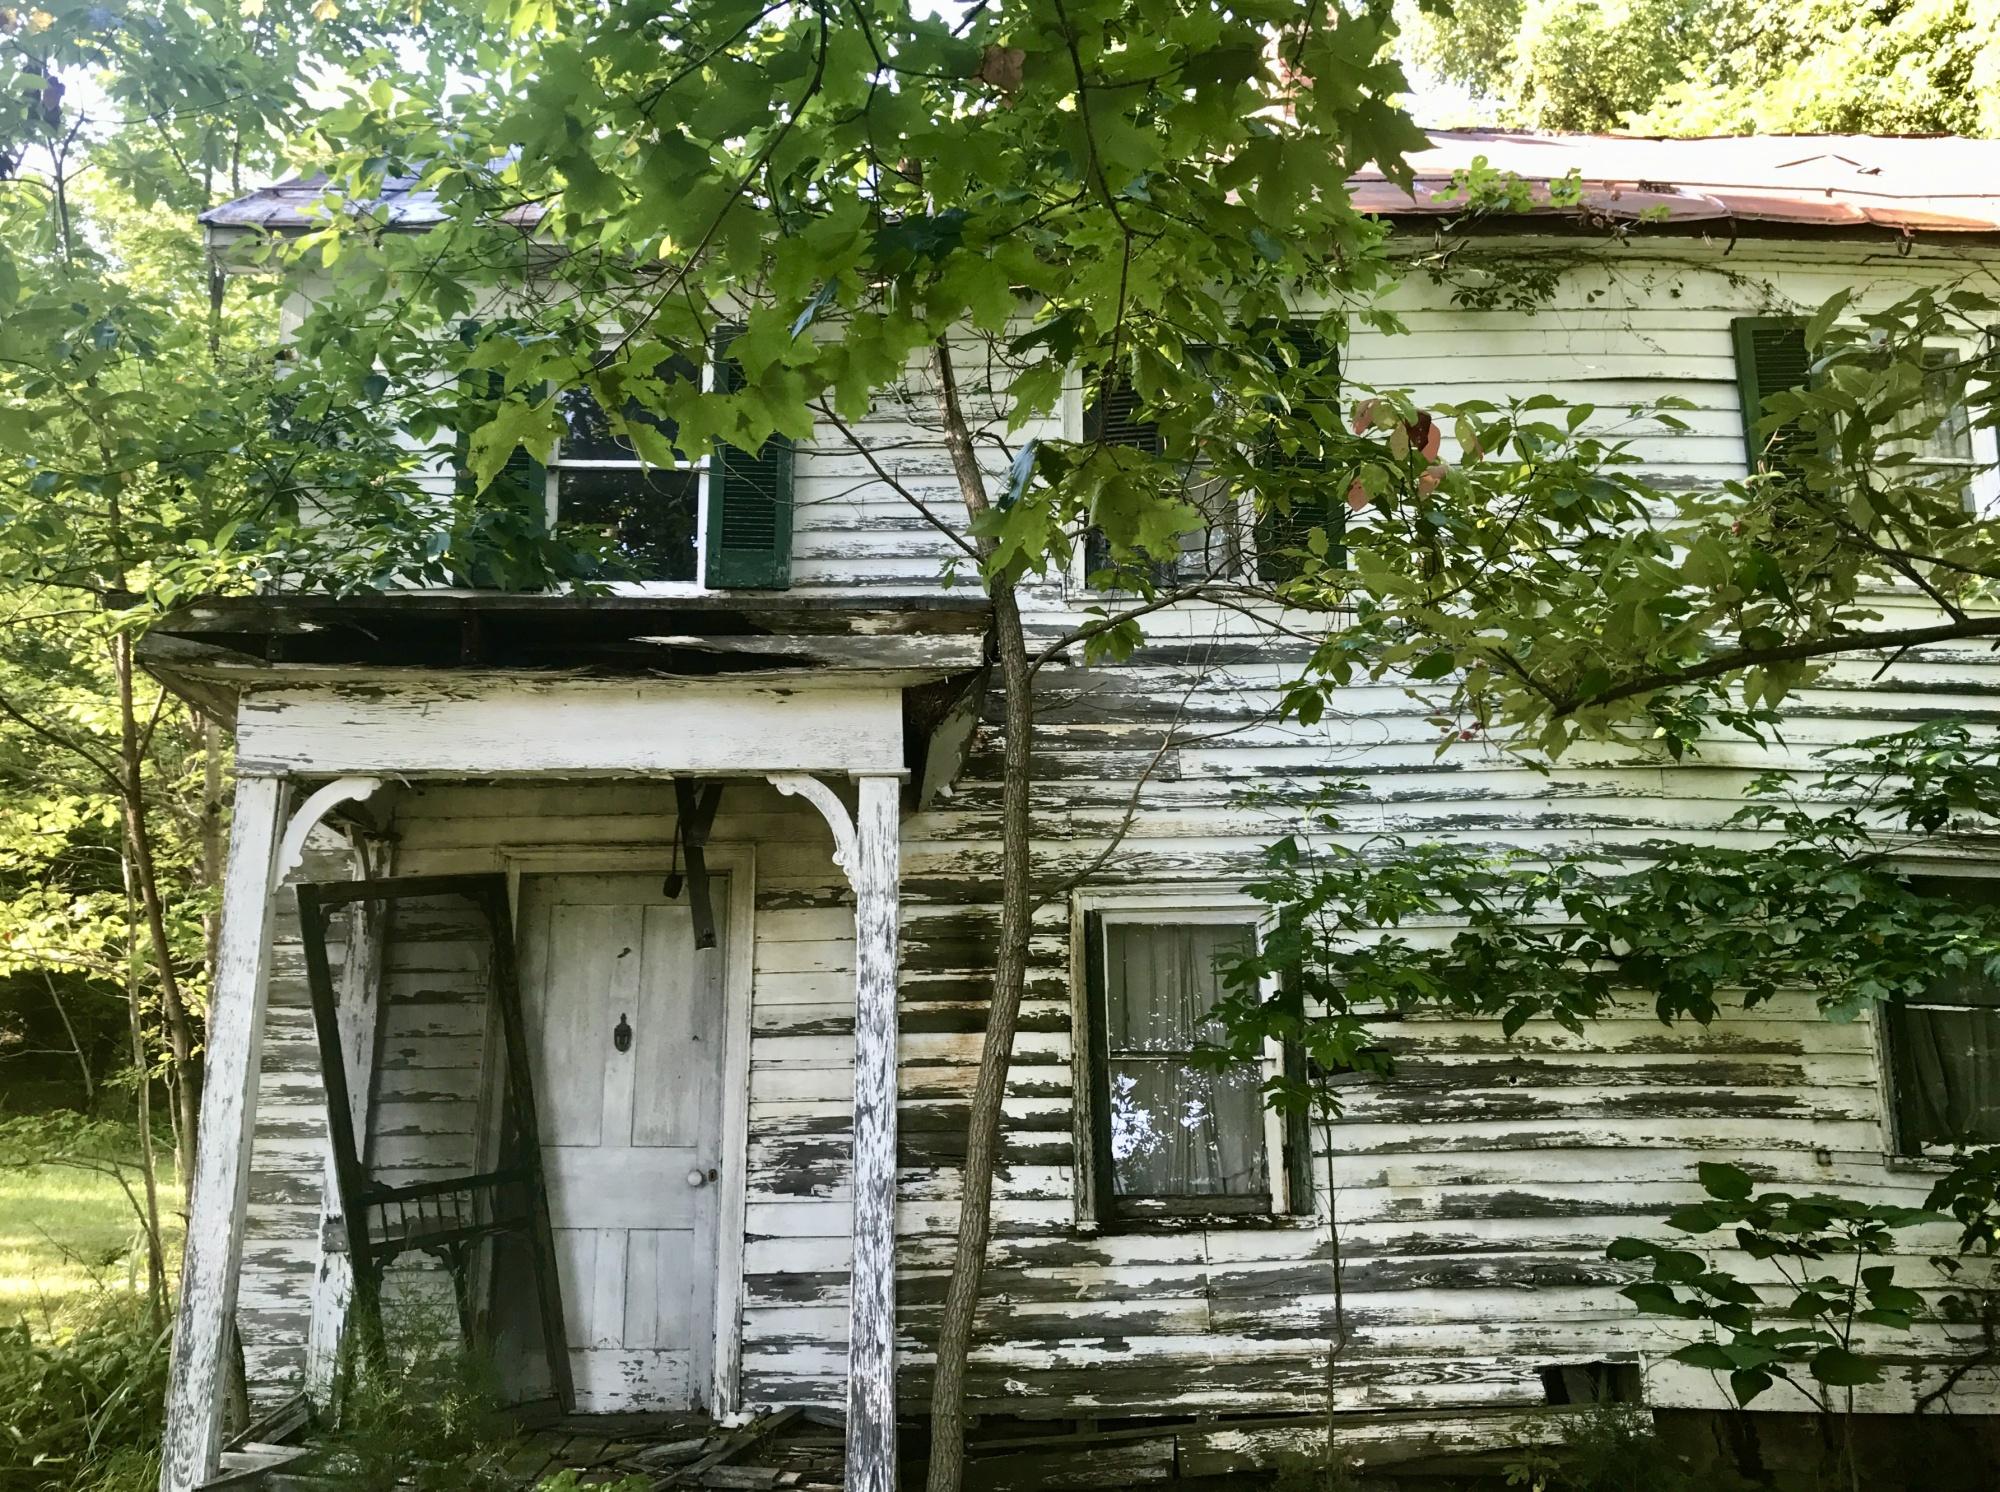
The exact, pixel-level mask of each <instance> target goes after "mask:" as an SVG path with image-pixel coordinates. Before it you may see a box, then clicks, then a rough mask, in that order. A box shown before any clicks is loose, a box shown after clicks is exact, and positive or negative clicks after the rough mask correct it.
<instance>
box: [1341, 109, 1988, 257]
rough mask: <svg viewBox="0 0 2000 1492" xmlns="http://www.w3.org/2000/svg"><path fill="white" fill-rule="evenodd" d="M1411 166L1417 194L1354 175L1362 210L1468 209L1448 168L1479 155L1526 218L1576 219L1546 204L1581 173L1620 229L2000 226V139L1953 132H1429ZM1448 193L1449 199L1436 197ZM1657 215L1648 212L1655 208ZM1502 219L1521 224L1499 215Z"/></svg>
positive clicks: (1377, 175) (1595, 207)
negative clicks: (1520, 195)
mask: <svg viewBox="0 0 2000 1492" xmlns="http://www.w3.org/2000/svg"><path fill="white" fill-rule="evenodd" d="M1429 134H1430V139H1431V147H1430V149H1428V150H1425V151H1421V152H1418V153H1417V154H1415V155H1412V156H1411V157H1410V158H1409V162H1410V167H1411V169H1412V170H1413V171H1414V172H1415V174H1416V181H1415V183H1414V193H1413V194H1412V193H1406V192H1404V191H1403V190H1402V189H1401V188H1400V187H1398V186H1395V185H1394V184H1392V183H1390V182H1389V181H1387V180H1385V179H1384V178H1383V176H1382V173H1381V172H1380V171H1377V170H1376V169H1375V168H1374V167H1372V166H1371V167H1369V168H1368V169H1366V170H1364V171H1362V172H1360V173H1359V174H1358V175H1356V176H1355V177H1354V178H1353V189H1354V195H1355V200H1356V202H1357V203H1358V204H1359V205H1360V206H1361V207H1362V208H1364V209H1365V210H1367V211H1369V212H1374V213H1380V214H1383V215H1385V216H1389V217H1405V216H1421V217H1432V216H1436V217H1450V216H1456V215H1457V214H1460V213H1463V212H1464V211H1465V210H1466V203H1465V200H1464V198H1463V196H1462V195H1452V196H1450V197H1443V194H1445V193H1447V192H1448V191H1450V189H1451V186H1452V178H1453V175H1454V173H1456V172H1459V171H1463V170H1466V169H1468V168H1470V167H1471V166H1472V164H1473V162H1474V161H1475V160H1477V159H1478V158H1479V157H1481V156H1484V157H1485V158H1486V163H1487V165H1489V166H1490V167H1492V168H1493V169H1494V170H1495V171H1499V172H1502V173H1505V174H1512V175H1514V176H1518V177H1519V178H1521V180H1522V181H1523V182H1525V183H1527V184H1528V186H1529V189H1530V192H1531V194H1532V196H1533V198H1534V201H1535V204H1536V205H1535V206H1534V207H1532V208H1531V209H1530V210H1529V212H1528V213H1527V214H1526V216H1528V217H1531V218H1532V217H1548V216H1557V215H1561V214H1564V213H1574V212H1575V211H1577V209H1575V208H1558V207H1555V206H1553V205H1551V204H1550V202H1549V200H1548V198H1549V194H1548V183H1550V182H1555V181H1562V180H1564V179H1565V178H1566V177H1567V176H1568V175H1569V173H1570V172H1571V171H1572V170H1574V171H1575V172H1576V173H1577V174H1578V176H1579V178H1580V180H1581V183H1582V187H1583V196H1582V202H1581V204H1580V207H1581V210H1582V211H1583V212H1585V213H1586V214H1588V215H1591V216H1597V217H1604V218H1610V219H1614V220H1618V221H1636V220H1639V219H1641V218H1642V217H1645V218H1649V219H1655V220H1659V221H1662V222H1665V223H1670V224H1671V223H1687V224H1693V223H1708V222H1721V221H1727V220H1732V219H1733V220H1737V221H1741V222H1749V223H1777V224H1786V225H1790V226H1793V227H1797V228H1802V229H1812V230H1826V229H1839V228H1862V229H1871V228H1875V229H1889V230H1895V231H1908V232H1922V233H1996V232H2000V140H1966V139H1960V138H1957V137H1954V136H1947V135H1931V136H1919V135H1903V136H1881V135H1738V136H1726V137H1716V138H1712V139H1705V140H1661V139H1652V138H1643V137H1638V136H1632V135H1545V134H1532V133H1527V132H1511V131H1505V130H1431V131H1429ZM1441 199H1442V200H1441ZM1649 209H1650V210H1651V211H1650V212H1649V211H1648V210H1649ZM1497 216H1502V217H1506V216H1519V214H1510V213H1502V214H1497Z"/></svg>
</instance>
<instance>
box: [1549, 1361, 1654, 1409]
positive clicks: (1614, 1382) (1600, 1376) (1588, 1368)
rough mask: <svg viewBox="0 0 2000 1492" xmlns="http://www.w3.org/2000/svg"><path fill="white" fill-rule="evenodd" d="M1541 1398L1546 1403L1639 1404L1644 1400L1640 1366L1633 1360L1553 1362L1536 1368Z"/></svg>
mask: <svg viewBox="0 0 2000 1492" xmlns="http://www.w3.org/2000/svg"><path fill="white" fill-rule="evenodd" d="M1535 1371H1536V1373H1538V1374H1539V1375H1540V1377H1541V1380H1542V1400H1543V1402H1544V1403H1548V1404H1638V1403H1642V1402H1644V1394H1643V1391H1642V1384H1641V1381H1640V1376H1639V1365H1638V1364H1637V1363H1633V1362H1574V1363H1556V1364H1553V1365H1551V1366H1549V1367H1545V1368H1537V1369H1536V1370H1535Z"/></svg>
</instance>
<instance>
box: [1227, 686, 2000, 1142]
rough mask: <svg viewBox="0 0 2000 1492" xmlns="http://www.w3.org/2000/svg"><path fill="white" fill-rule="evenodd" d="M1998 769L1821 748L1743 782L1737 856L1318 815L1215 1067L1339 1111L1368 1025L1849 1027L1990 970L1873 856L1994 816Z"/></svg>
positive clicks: (1952, 759) (1274, 877) (1978, 937)
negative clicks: (1481, 834)
mask: <svg viewBox="0 0 2000 1492" xmlns="http://www.w3.org/2000/svg"><path fill="white" fill-rule="evenodd" d="M1996 754H2000V746H1995V745H1994V744H1992V743H1988V742H1980V741H1975V740H1974V739H1973V738H1972V736H1971V734H1970V732H1969V731H1968V730H1967V729H1966V728H1965V727H1964V726H1962V725H1957V724H1954V723H1950V722H1939V723H1934V724H1931V725H1927V726H1923V727H1919V728H1918V729H1916V730H1914V731H1910V732H1906V733H1903V734H1900V735H1895V736H1888V737H1882V738H1879V739H1874V740H1868V741H1863V742H1859V743H1856V744H1855V745H1853V746H1851V747H1839V748H1832V749H1829V750H1827V751H1824V752H1822V753H1820V755H1819V760H1820V763H1821V766H1822V769H1823V770H1822V771H1821V773H1819V774H1818V775H1816V776H1814V777H1812V778H1810V779H1805V780H1802V779H1801V778H1800V777H1798V776H1795V775H1794V774H1791V773H1771V774H1767V775H1765V776H1764V777H1762V778H1760V779H1758V780H1757V781H1756V782H1754V783H1753V784H1752V785H1751V788H1750V796H1751V801H1750V802H1749V803H1748V804H1746V806H1745V807H1743V808H1742V809H1740V810H1738V811H1737V812H1736V813H1735V814H1733V815H1732V816H1731V817H1730V819H1729V821H1728V824H1727V825H1726V826H1725V827H1727V828H1732V829H1753V830H1760V831H1764V832H1763V833H1761V834H1759V835H1757V836H1755V837H1754V838H1753V840H1752V843H1751V844H1750V845H1749V846H1748V847H1741V848H1739V847H1732V846H1728V845H1716V844H1697V843H1690V842H1688V841H1686V840H1674V841H1651V842H1648V843H1646V844H1643V845H1639V846H1636V847H1634V848H1633V850H1632V851H1631V852H1630V854H1629V857H1628V859H1627V860H1625V861H1619V860H1613V859H1610V858H1608V857H1607V856H1605V855H1603V854H1601V853H1579V854H1570V855H1560V856H1553V857H1550V856H1541V855H1536V854H1534V853H1531V852H1528V851H1521V850H1490V849H1486V848H1482V847H1479V846H1471V845H1465V844H1458V843H1448V842H1432V843H1411V842H1409V841H1407V840H1404V839H1402V838H1399V837H1396V836H1380V837H1374V838H1370V839H1367V840H1365V841H1363V842H1362V843H1360V844H1359V845H1355V844H1351V843H1347V842H1345V841H1344V840H1343V839H1342V838H1341V837H1340V836H1341V831H1342V827H1343V826H1342V820H1341V817H1340V815H1341V811H1342V805H1341V802H1340V800H1339V798H1338V796H1336V798H1335V799H1334V800H1333V801H1331V802H1329V803H1326V804H1323V805H1321V806H1319V807H1318V808H1316V809H1314V810H1313V811H1312V812H1311V813H1310V814H1309V815H1308V819H1307V824H1306V832H1304V833H1302V834H1299V835H1294V836H1290V837H1287V838H1285V839H1282V840H1280V841H1278V842H1277V843H1276V844H1274V845H1272V846H1271V847H1270V848H1269V849H1268V850H1267V851H1266V854H1265V864H1264V874H1263V876H1262V878H1260V879H1259V880H1258V881H1256V882H1254V883H1253V884H1252V885H1251V886H1250V887H1249V888H1248V889H1249V891H1250V894H1251V895H1253V896H1255V897H1256V898H1257V899H1258V900H1260V901H1262V902H1264V903H1266V904H1267V905H1268V906H1269V908H1270V917H1269V921H1268V923H1267V924H1266V931H1265V934H1264V937H1263V940H1262V945H1261V946H1260V947H1259V948H1257V949H1255V950H1253V951H1251V952H1248V953H1246V954H1245V955H1244V956H1242V957H1241V958H1239V959H1238V960H1236V961H1235V962H1234V964H1233V965H1232V967H1231V968H1230V970H1229V978H1230V983H1231V985H1232V993H1231V995H1230V996H1229V998H1228V999H1226V1000H1225V1001H1224V1002H1223V1004H1222V1005H1221V1006H1219V1007H1218V1011H1219V1018H1220V1019H1221V1020H1222V1021H1223V1023H1224V1025H1225V1026H1226V1028H1227V1030H1228V1038H1229V1039H1228V1047H1229V1050H1230V1051H1232V1052H1233V1053H1234V1054H1235V1056H1236V1057H1237V1058H1239V1059H1240V1058H1242V1057H1244V1056H1247V1055H1249V1054H1252V1053H1255V1052H1257V1051H1260V1050H1262V1048H1263V1043H1264V1042H1266V1041H1267V1040H1273V1039H1275V1040H1278V1041H1282V1042H1286V1043H1291V1044H1295V1045H1297V1046H1298V1047H1299V1048H1300V1049H1301V1050H1302V1051H1303V1052H1304V1054H1305V1056H1306V1057H1307V1059H1308V1065H1309V1070H1308V1071H1306V1072H1300V1073H1293V1074H1291V1075H1289V1076H1281V1077H1278V1078H1274V1079H1272V1080H1271V1084H1272V1086H1271V1091H1272V1094H1273V1096H1274V1099H1275V1101H1277V1102H1279V1103H1280V1104H1281V1105H1283V1106H1284V1107H1286V1108H1287V1109H1291V1110H1298V1111H1304V1110H1308V1109H1319V1110H1322V1111H1324V1110H1327V1109H1331V1110H1332V1111H1333V1112H1338V1109H1339V1095H1340V1091H1341V1090H1340V1087H1339V1085H1338V1084H1337V1083H1332V1084H1330V1083H1329V1082H1328V1081H1327V1079H1328V1077H1329V1075H1335V1074H1343V1073H1384V1072H1387V1071H1388V1070H1389V1068H1390V1065H1391V1064H1390V1061H1389V1058H1388V1055H1387V1054H1386V1052H1384V1051H1383V1050H1382V1048H1381V1045H1380V1043H1381V1040H1382V1031H1383V1022H1384V1021H1393V1020H1394V1019H1395V1017H1396V1016H1397V1015H1399V1014H1401V1013H1404V1012H1408V1011H1418V1010H1426V1009H1443V1010H1449V1011H1453V1012H1455V1013H1458V1014H1461V1015H1465V1016H1478V1017H1485V1018H1496V1019H1498V1020H1499V1021H1500V1023H1501V1027H1502V1029H1503V1030H1504V1031H1506V1032H1507V1033H1508V1034H1510V1035H1511V1034H1512V1033H1514V1032H1516V1031H1518V1030H1519V1029H1520V1028H1521V1027H1522V1026H1524V1025H1525V1024H1526V1023H1527V1022H1529V1021H1530V1020H1535V1019H1550V1020H1554V1021H1556V1022H1558V1023H1560V1024H1561V1025H1563V1026H1564V1027H1566V1028H1568V1029H1570V1030H1573V1031H1581V1030H1583V1029H1584V1027H1585V1024H1586V1023H1587V1022H1588V1021H1590V1020H1592V1019H1594V1018H1596V1017H1598V1016H1601V1015H1604V1014H1606V1013H1607V1012H1609V1011H1610V1010H1612V1009H1613V1008H1614V1007H1615V1005H1616V1004H1617V1002H1618V1001H1619V999H1620V998H1621V997H1623V996H1628V995H1630V994H1633V993H1637V994H1640V995H1643V996H1646V997H1650V999H1651V1000H1652V1003H1653V1006H1654V1009H1655V1011H1656V1012H1657V1013H1658V1015H1659V1017H1660V1019H1661V1020H1662V1021H1663V1022H1671V1021H1676V1020H1693V1021H1697V1022H1703V1023H1705V1022H1707V1021H1710V1020H1712V1019H1714V1018H1715V1016H1716V1015H1717V1014H1718V1013H1719V1012H1720V1011H1721V1009H1722V1008H1723V1006H1724V1004H1725V1003H1728V1002H1738V1003H1741V1004H1742V1005H1745V1006H1754V1005H1757V1004H1759V1003H1762V1002H1763V1001H1766V1000H1768V999H1770V998H1771V997H1772V996H1774V995H1775V994H1777V993H1778V992H1780V991H1782V990H1795V989H1803V990H1810V991H1813V992H1815V993H1816V994H1817V997H1818V999H1819V1003H1820V1006H1821V1008H1822V1010H1824V1011H1825V1012H1826V1013H1827V1014H1829V1015H1831V1016H1833V1017H1835V1018H1837V1019H1852V1018H1853V1017H1854V1016H1855V1015H1857V1014H1859V1013H1861V1012H1862V1011H1864V1010H1866V1009H1868V1008H1870V1006H1871V1005H1873V1004H1874V1003H1876V1002H1879V1001H1888V1000H1897V999H1903V998H1907V997H1910V996H1913V995H1916V994H1919V993H1921V992H1922V991H1923V990H1925V989H1926V988H1928V987H1929V985H1930V984H1931V982H1932V981H1933V980H1934V979H1935V978H1936V976H1937V974H1938V971H1939V970H1942V969H1965V968H1984V969H1989V970H2000V917H1996V915H1995V913H1994V909H1992V908H1990V907H1986V906H1979V905H1972V904H1965V905H1959V904H1950V905H1943V904H1940V903H1939V902H1938V901H1937V899H1936V898H1935V897H1931V896H1926V895H1924V894H1923V893H1922V892H1921V891H1920V890H1919V889H1918V888H1916V887H1914V886H1913V885H1912V884H1911V883H1910V880H1909V878H1908V877H1907V875H1905V874H1903V873H1901V872H1900V871H1898V870H1897V869H1896V868H1895V866H1894V865H1893V864H1892V863H1890V861H1889V855H1890V853H1891V850H1892V847H1893V845H1894V843H1895V840H1894V838H1893V837H1892V836H1895V835H1897V834H1911V835H1916V834H1931V833H1935V832H1936V831H1937V830H1939V829H1942V828H1943V827H1945V825H1946V824H1947V823H1950V822H1953V821H1954V820H1960V821H1963V820H1964V819H1965V817H1966V816H1967V815H1968V814H1970V815H1972V816H1974V818H1973V821H1975V822H1976V821H1977V816H1979V815H1983V814H1985V813H1986V812H1987V811H1989V810H1990V809H1991V807H1992V806H1993V801H1994V800H1993V798H1992V796H1991V794H1992V791H1993V784H1994V783H1995V782H1996V781H2000V775H1996ZM1272 991H1275V992H1272Z"/></svg>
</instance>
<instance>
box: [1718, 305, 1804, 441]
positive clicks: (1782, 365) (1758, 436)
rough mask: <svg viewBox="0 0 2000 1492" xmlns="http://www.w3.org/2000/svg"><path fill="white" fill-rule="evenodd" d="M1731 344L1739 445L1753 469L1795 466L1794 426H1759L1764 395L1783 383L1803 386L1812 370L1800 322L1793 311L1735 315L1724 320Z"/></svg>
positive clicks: (1786, 386)
mask: <svg viewBox="0 0 2000 1492" xmlns="http://www.w3.org/2000/svg"><path fill="white" fill-rule="evenodd" d="M1729 335H1730V338H1731V340H1732V341H1733V342H1734V343H1735V347H1736V387H1737V392H1738V393H1739V394H1740V395H1741V397H1742V400H1743V448H1744V457H1745V460H1746V462H1747V464H1748V466H1749V468H1750V470H1751V471H1753V472H1760V471H1762V472H1781V473H1782V472H1791V471H1794V470H1796V459H1795V455H1794V449H1795V446H1796V443H1797V439H1798V436H1797V432H1796V431H1794V430H1792V429H1790V428H1789V427H1780V428H1779V429H1777V430H1769V431H1763V432H1760V431H1759V428H1758V427H1759V425H1760V423H1761V422H1762V421H1763V419H1764V417H1765V415H1766V413H1767V410H1766V409H1765V401H1767V400H1768V399H1769V398H1770V397H1771V396H1772V395H1773V394H1776V393H1781V392H1784V391H1785V390H1788V389H1797V388H1804V387H1805V386H1806V384H1807V383H1808V382H1810V380H1811V376H1812V356H1811V354H1810V353H1809V352H1808V350H1807V348H1806V324H1805V321H1804V320H1803V319H1802V318H1800V317H1796V316H1738V317H1737V318H1736V319H1735V320H1733V321H1731V322H1730V323H1729Z"/></svg>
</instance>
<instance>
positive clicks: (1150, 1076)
mask: <svg viewBox="0 0 2000 1492" xmlns="http://www.w3.org/2000/svg"><path fill="white" fill-rule="evenodd" d="M1085 933H1086V936H1085V943H1086V948H1085V957H1084V962H1085V965H1086V980H1087V986H1088V990H1087V994H1088V1001H1087V1003H1088V1018H1089V1022H1090V1031H1089V1049H1090V1063H1089V1067H1090V1071H1089V1083H1090V1094H1089V1098H1090V1103H1089V1108H1090V1117H1091V1129H1092V1135H1091V1139H1092V1141H1093V1143H1094V1147H1095V1167H1094V1171H1095V1191H1096V1196H1095V1198H1094V1199H1093V1201H1094V1205H1095V1210H1096V1211H1097V1213H1098V1215H1099V1217H1100V1218H1101V1219H1103V1220H1106V1221H1110V1220H1117V1219H1124V1220H1132V1219H1137V1218H1147V1217H1161V1218H1170V1217H1232V1216H1255V1215H1259V1214H1266V1215H1268V1214H1269V1213H1270V1212H1271V1211H1272V1210H1273V1205H1272V1199H1273V1196H1274V1188H1273V1172H1274V1168H1282V1166H1283V1154H1282V1151H1283V1133H1284V1131H1283V1128H1282V1126H1277V1125H1275V1123H1274V1120H1273V1118H1272V1116H1271V1114H1270V1112H1269V1110H1268V1108H1267V1106H1266V1105H1265V1102H1264V1096H1263V1085H1264V1080H1265V1077H1266V1074H1267V1066H1266V1063H1265V1062H1264V1061H1262V1060H1252V1061H1244V1062H1234V1063H1229V1064H1227V1065H1225V1066H1221V1067H1217V1066H1216V1065H1215V1064H1214V1063H1212V1062H1210V1061H1207V1060H1204V1059H1203V1058H1202V1057H1201V1056H1200V1055H1198V1053H1199V1050H1200V1049H1201V1048H1202V1047H1204V1046H1212V1045H1215V1044H1218V1043H1219V1042H1220V1041H1221V1038H1222V1031H1221V1028H1220V1025H1219V1023H1218V1022H1217V1021H1216V1019H1215V1017H1214V1014H1213V1012H1214V1009H1215V1006H1216V1003H1217V1002H1218V1001H1219V1000H1221V999H1222V998H1223V997H1224V996H1225V995H1226V993H1227V992H1228V986H1227V983H1226V981H1225V979H1224V977H1223V973H1222V970H1223V968H1224V966H1225V965H1226V963H1227V962H1228V960H1229V959H1230V958H1231V957H1232V956H1233V955H1235V954H1237V953H1239V952H1241V951H1242V950H1243V949H1244V948H1245V947H1246V946H1248V945H1250V944H1251V943H1252V942H1253V941H1254V939H1255V938H1256V935H1257V929H1256V925H1255V923H1254V921H1253V920H1252V919H1251V918H1250V917H1249V916H1248V915H1245V914H1242V913H1235V912H1215V911H1212V910H1203V911H1196V910H1189V909H1176V910H1160V911H1155V910H1151V909H1148V910H1144V911H1133V912H1125V911H1110V910H1106V911H1093V912H1091V913H1089V914H1088V915H1087V917H1086V926H1085ZM1274 1139H1275V1141H1276V1143H1274Z"/></svg>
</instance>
